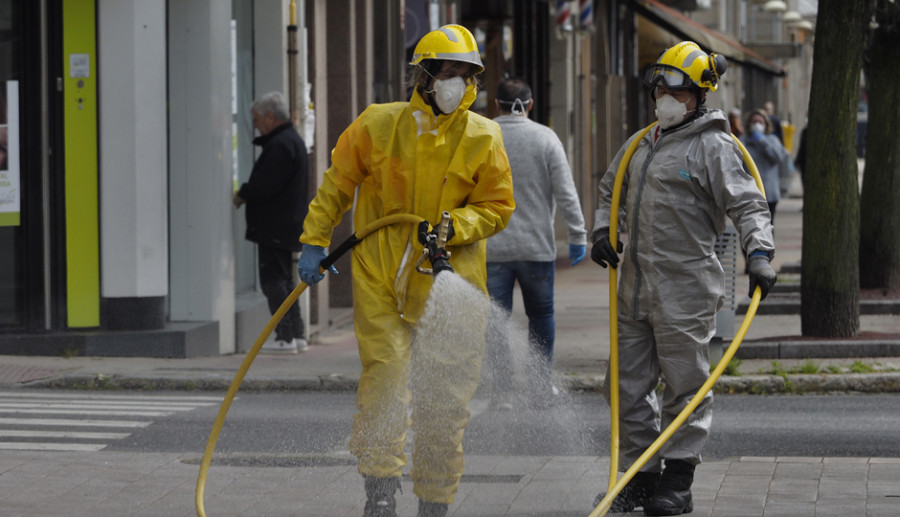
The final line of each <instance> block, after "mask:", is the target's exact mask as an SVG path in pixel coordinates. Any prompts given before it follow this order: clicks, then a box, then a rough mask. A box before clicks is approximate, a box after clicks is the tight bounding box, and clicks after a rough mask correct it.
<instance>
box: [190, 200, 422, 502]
mask: <svg viewBox="0 0 900 517" xmlns="http://www.w3.org/2000/svg"><path fill="white" fill-rule="evenodd" d="M421 221H422V218H421V217H418V216H415V215H412V214H394V215H388V216H385V217H382V218H381V219H378V220H376V221H373V222H372V223H370V224H368V225H367V226H365V227H363V228H362V230H360V231H358V232H356V233H355V234H354V235H355V237H356V239H357V241H361V240H363V239H364V238H366V236H368V235H369V234H370V233H372V232H374V231H375V230H378V229H379V228H383V227H385V226H389V225H392V224H397V223H410V224H419V222H421ZM348 249H349V248H348ZM329 258H332V257H329ZM324 271H325V270H324V269H321V272H324ZM306 288H307V285H306V284H305V283H304V282H300V283H299V284H297V287H295V288H294V290H293V291H291V294H289V295H288V297H287V298H285V300H284V302H282V304H281V306H280V307H278V310H277V311H275V314H273V315H272V318H271V319H270V320H269V323H267V324H266V326H265V327H264V328H263V330H262V332H261V333H260V334H259V337H258V338H256V342H255V343H253V347H251V348H250V350H249V351H248V352H247V357H245V358H244V362H243V363H241V367H240V368H238V371H237V373H236V374H235V376H234V380H233V381H231V387H229V388H228V392H227V393H226V394H225V400H224V401H223V402H222V406H221V407H219V414H218V415H216V421H215V423H213V427H212V431H210V433H209V439H208V440H207V442H206V450H205V451H204V452H203V459H202V460H201V461H200V474H199V476H197V491H196V493H195V495H194V504H195V506H196V507H197V516H198V517H206V509H205V508H204V503H203V500H204V492H205V491H206V476H207V474H208V473H209V464H210V462H211V461H212V455H213V450H215V448H216V442H217V441H218V439H219V433H220V432H221V431H222V426H223V425H224V424H225V416H226V415H227V414H228V409H229V408H230V407H231V402H232V401H233V400H234V396H235V395H236V394H237V391H238V388H240V386H241V382H243V380H244V376H245V375H247V370H249V369H250V365H251V364H253V360H254V359H256V356H257V354H259V350H260V349H261V348H262V346H263V343H265V342H266V339H268V338H269V335H270V334H272V330H274V329H275V326H276V325H278V322H279V321H281V318H283V317H284V315H285V313H287V311H288V309H289V308H290V307H291V305H293V303H294V302H296V301H297V298H298V297H299V296H300V294H302V293H303V291H305V290H306Z"/></svg>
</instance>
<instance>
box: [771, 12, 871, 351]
mask: <svg viewBox="0 0 900 517" xmlns="http://www.w3.org/2000/svg"><path fill="white" fill-rule="evenodd" d="M869 4H870V0H820V2H819V9H818V18H817V23H816V25H817V27H816V43H815V53H814V62H813V74H812V87H811V89H810V96H809V98H810V102H809V124H808V126H807V127H808V129H807V158H806V170H804V171H803V187H804V193H803V246H802V256H803V259H802V261H801V271H800V274H801V307H800V320H801V327H802V332H803V335H804V336H818V337H850V336H855V335H856V334H857V333H858V332H859V254H858V252H857V250H858V249H859V183H858V181H859V179H858V178H859V172H858V170H857V165H856V149H855V147H856V146H855V143H856V109H857V104H858V102H859V74H860V68H861V66H862V52H863V48H864V45H865V34H866V32H865V31H866V27H867V23H868V19H867V15H868V13H869ZM776 252H777V250H776Z"/></svg>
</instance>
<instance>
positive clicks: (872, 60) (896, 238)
mask: <svg viewBox="0 0 900 517" xmlns="http://www.w3.org/2000/svg"><path fill="white" fill-rule="evenodd" d="M877 5H878V7H877V8H876V11H875V20H876V22H877V23H878V27H877V28H876V29H875V31H874V32H873V33H872V39H871V43H870V44H869V49H868V55H869V63H868V65H867V67H866V71H867V74H866V76H867V79H868V88H869V132H868V136H867V137H866V173H865V175H864V176H863V188H862V198H861V200H860V204H861V207H860V230H859V283H860V286H862V287H864V288H879V287H880V288H885V289H897V288H900V52H898V49H900V4H897V3H896V2H888V1H887V0H879V1H878V3H877Z"/></svg>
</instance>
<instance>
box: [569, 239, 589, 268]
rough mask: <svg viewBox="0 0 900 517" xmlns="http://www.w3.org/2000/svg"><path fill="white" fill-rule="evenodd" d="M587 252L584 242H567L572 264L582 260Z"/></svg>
mask: <svg viewBox="0 0 900 517" xmlns="http://www.w3.org/2000/svg"><path fill="white" fill-rule="evenodd" d="M585 253H587V246H585V245H584V244H569V258H570V259H572V265H573V266H574V265H576V264H578V263H579V262H581V261H582V260H584V255H585Z"/></svg>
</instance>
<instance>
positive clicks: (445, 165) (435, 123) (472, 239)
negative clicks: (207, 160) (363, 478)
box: [300, 84, 515, 504]
mask: <svg viewBox="0 0 900 517" xmlns="http://www.w3.org/2000/svg"><path fill="white" fill-rule="evenodd" d="M475 93H476V92H475V87H474V86H473V85H471V84H470V85H469V86H468V88H467V91H466V94H465V96H464V97H463V100H462V102H461V103H460V106H459V107H458V108H457V109H456V110H455V111H454V112H453V113H450V114H447V115H443V114H442V115H439V116H437V117H435V115H434V114H433V112H432V109H431V107H430V106H429V105H428V104H427V103H426V102H425V101H424V99H423V98H422V97H421V96H420V94H419V93H418V92H414V93H413V96H412V99H411V100H410V102H395V103H390V104H377V105H373V106H370V107H369V108H367V109H366V110H365V111H364V112H363V113H362V114H361V115H360V116H359V117H358V118H357V119H356V120H355V121H354V122H353V123H352V124H351V125H350V126H349V127H348V128H347V129H346V130H345V131H344V133H343V134H342V135H341V136H340V138H339V139H338V142H337V145H336V146H335V148H334V150H333V151H332V154H331V160H332V166H331V167H330V168H329V169H328V170H327V171H326V172H325V175H324V178H323V181H322V185H321V187H319V191H318V193H317V194H316V197H315V198H314V199H313V200H312V202H311V203H310V205H309V215H308V216H307V218H306V220H305V221H304V225H303V235H302V236H301V237H300V240H301V242H303V243H304V244H311V245H316V246H323V247H324V246H328V245H329V244H330V242H331V238H332V231H333V229H334V227H335V225H337V224H338V222H339V221H340V220H341V217H342V215H343V214H344V213H345V212H346V211H347V210H349V209H350V208H351V206H352V205H353V201H354V196H355V197H356V205H355V211H354V215H353V223H354V227H355V228H362V227H363V226H365V225H367V224H369V223H371V222H373V221H375V220H377V219H380V218H382V217H385V216H387V215H391V214H398V213H409V214H414V215H417V216H420V217H422V219H425V220H428V221H429V222H430V223H431V224H435V223H437V222H438V220H439V219H440V215H441V212H443V211H448V212H450V215H451V218H452V220H453V228H454V230H455V236H454V237H453V238H452V239H451V240H450V242H448V246H447V249H448V251H450V253H451V257H450V264H451V265H452V266H453V268H454V270H455V271H456V273H457V274H458V275H460V276H461V277H463V278H465V279H466V280H468V281H469V282H470V283H472V284H473V285H475V286H477V288H478V289H480V290H481V291H484V292H486V289H485V281H486V272H485V239H486V238H487V237H490V236H491V235H493V234H495V233H497V232H499V231H500V230H502V229H503V228H504V227H505V226H506V223H507V221H509V217H510V215H511V214H512V212H513V209H514V207H515V203H514V201H513V191H512V176H511V173H510V169H509V163H508V161H507V157H506V152H505V151H504V148H503V141H502V137H501V133H500V127H499V126H498V125H497V124H496V123H495V122H493V121H491V120H489V119H487V118H484V117H482V116H480V115H477V114H475V113H473V112H470V111H467V110H468V108H469V106H471V104H472V102H474V100H475ZM421 254H422V246H421V244H419V242H418V238H417V228H416V227H415V225H408V224H396V225H392V226H387V227H385V228H383V229H381V230H379V231H377V232H375V233H373V234H371V235H369V236H368V237H367V238H366V239H364V240H363V241H362V242H361V243H359V244H358V245H357V246H356V247H354V248H353V254H352V267H353V310H354V322H355V328H356V338H357V341H358V342H359V354H360V359H361V361H362V368H363V371H362V375H361V377H360V381H359V388H358V391H357V403H356V404H357V409H358V413H357V414H356V415H355V416H354V420H353V434H352V437H351V440H350V451H351V452H352V453H353V454H354V455H355V456H357V458H359V472H360V473H361V474H363V475H367V476H375V477H395V476H400V475H401V469H402V467H403V466H404V465H405V464H406V459H405V457H404V454H403V448H404V444H405V441H406V430H407V426H408V422H407V414H408V413H407V412H408V406H409V401H410V394H409V392H408V390H407V381H408V379H409V365H410V342H411V339H412V336H413V333H414V328H415V323H416V322H417V321H418V319H419V317H420V316H421V315H422V312H423V310H424V306H425V302H426V300H427V298H428V296H429V292H430V290H431V286H432V282H433V277H432V276H431V275H423V274H420V273H417V272H416V271H415V267H414V264H415V262H416V260H417V259H418V257H419V256H420V255H421ZM426 266H427V264H426ZM472 324H473V323H472V322H468V321H466V322H460V325H472ZM482 325H486V315H485V320H484V322H482ZM480 335H482V336H483V335H484V332H480ZM435 338H436V339H440V336H436V337H435ZM483 346H484V345H483V342H482V343H478V344H477V346H476V347H475V349H476V350H477V352H476V353H474V354H473V353H465V354H458V356H457V355H456V354H448V355H452V357H446V358H445V359H444V360H442V363H443V364H442V366H444V367H446V366H447V365H448V364H450V365H453V363H457V364H458V366H455V367H458V368H459V369H460V370H462V371H464V372H465V374H464V375H462V376H459V375H457V376H455V377H456V379H457V380H456V381H454V382H453V383H452V384H453V385H449V386H446V389H445V390H444V393H442V395H441V397H440V401H441V404H440V406H441V407H432V408H427V407H426V408H422V407H416V405H415V404H414V407H413V413H412V426H413V429H414V431H415V433H416V444H415V446H414V450H413V467H412V471H411V472H410V475H411V477H412V479H413V482H414V485H415V487H414V492H415V494H416V495H417V496H418V497H419V498H420V499H422V500H423V501H428V502H435V503H445V504H449V503H452V502H453V499H454V497H455V495H456V491H457V488H458V485H459V479H460V477H461V476H462V471H463V464H464V461H463V453H462V436H463V431H464V429H465V427H466V424H467V423H468V420H469V411H468V402H469V401H470V400H471V398H472V396H473V395H474V393H475V388H476V386H477V384H478V380H479V376H480V368H481V358H482V354H483ZM459 379H463V380H462V381H460V380H459ZM434 382H440V379H434ZM427 405H428V404H426V406H427ZM432 405H433V404H432ZM429 409H430V410H429Z"/></svg>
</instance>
